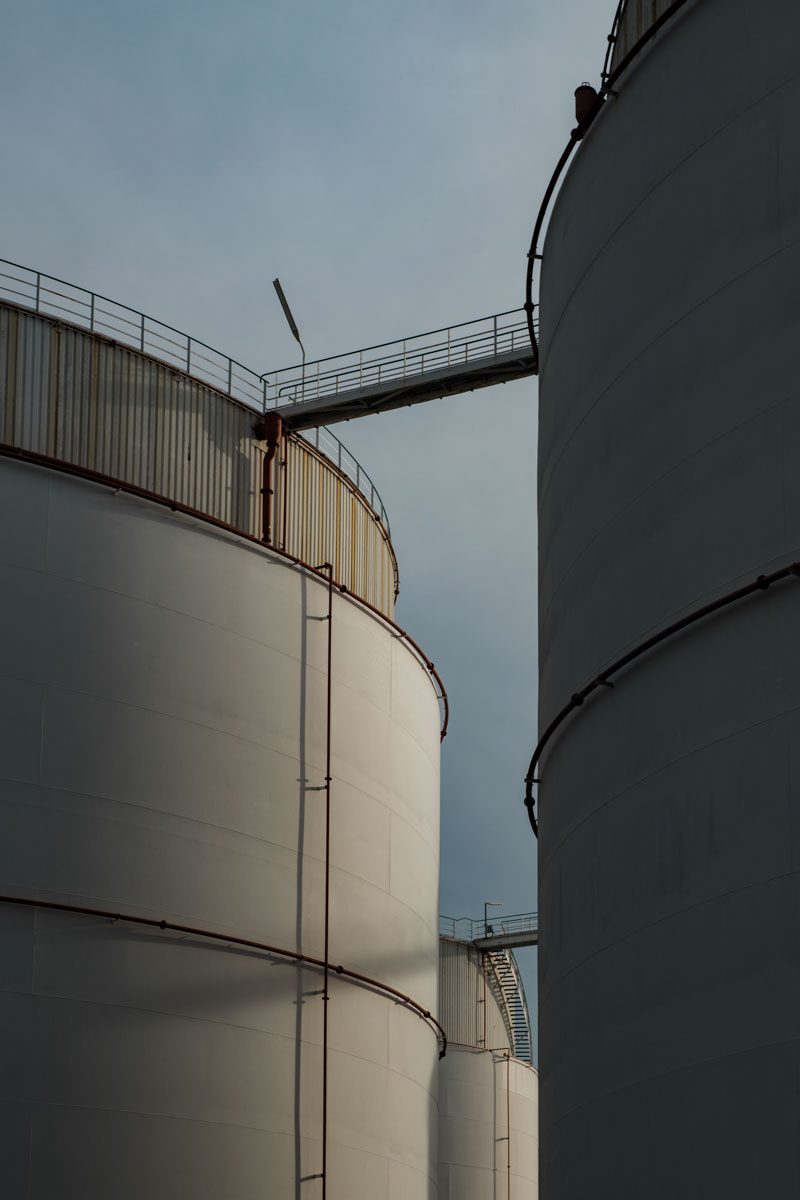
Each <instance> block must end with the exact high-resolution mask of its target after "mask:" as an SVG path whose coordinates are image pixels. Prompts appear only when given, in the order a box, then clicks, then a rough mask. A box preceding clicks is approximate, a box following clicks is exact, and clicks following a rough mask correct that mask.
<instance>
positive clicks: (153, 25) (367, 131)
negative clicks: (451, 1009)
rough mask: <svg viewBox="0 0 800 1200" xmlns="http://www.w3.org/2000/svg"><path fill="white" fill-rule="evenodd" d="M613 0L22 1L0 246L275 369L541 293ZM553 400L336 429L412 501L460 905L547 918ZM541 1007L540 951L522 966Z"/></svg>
mask: <svg viewBox="0 0 800 1200" xmlns="http://www.w3.org/2000/svg"><path fill="white" fill-rule="evenodd" d="M614 8H615V4H614V0H573V2H572V3H570V4H565V3H553V2H552V0H549V2H548V3H544V0H491V2H490V0H485V2H483V3H477V2H476V0H403V3H398V2H397V0H395V2H394V3H389V2H388V0H226V3H224V4H222V3H219V0H214V2H213V3H212V2H210V0H24V2H22V0H16V3H12V4H9V5H8V6H7V8H6V12H5V16H4V22H3V24H4V37H3V40H2V44H0V99H2V112H3V120H2V123H1V129H2V132H0V145H1V147H2V165H3V176H4V182H3V188H2V190H0V228H2V231H3V239H2V248H0V256H2V257H5V258H8V259H12V260H15V261H17V262H20V263H22V264H24V265H29V266H32V267H35V268H38V269H40V270H43V271H45V272H47V273H49V274H52V275H57V276H60V277H62V278H65V279H68V280H71V281H73V282H75V283H77V284H80V285H83V286H85V287H87V288H90V289H93V290H95V291H99V292H102V293H104V294H105V295H107V296H110V297H112V298H115V299H118V300H121V301H123V302H124V303H126V304H129V305H131V306H132V307H134V308H139V309H142V310H144V311H146V312H148V313H149V314H151V315H152V316H154V317H157V318H160V319H161V320H163V321H165V322H167V323H169V324H172V325H174V326H176V327H177V328H179V329H182V330H185V331H187V332H189V333H191V334H192V335H193V336H195V337H197V338H199V339H201V340H203V341H205V342H207V343H209V344H211V345H212V346H216V347H218V348H219V349H221V350H223V351H224V352H225V353H227V354H231V355H232V356H233V357H235V358H237V359H239V360H240V361H241V362H243V363H245V364H247V365H249V366H251V367H253V368H254V369H255V370H257V371H259V372H261V371H263V370H266V369H267V368H274V367H280V366H285V365H289V364H291V363H292V362H294V361H295V359H296V354H295V351H296V346H295V344H294V343H293V341H292V340H291V336H290V334H289V331H288V329H287V328H286V326H285V323H284V320H283V317H282V315H281V312H280V309H279V307H278V304H277V302H276V300H275V297H274V294H273V292H272V287H271V280H272V278H273V277H274V276H275V275H276V274H277V275H280V277H281V280H282V282H283V285H284V288H285V290H286V292H287V295H288V297H289V300H290V303H291V304H292V307H293V309H294V311H295V315H296V317H297V319H298V321H299V324H300V327H301V330H302V333H303V335H304V340H305V343H306V349H307V351H308V355H309V358H312V359H313V358H316V357H319V356H322V355H326V354H333V353H337V352H340V351H347V350H351V349H355V348H357V347H358V346H359V345H366V344H369V343H373V342H379V341H384V340H388V339H392V338H397V337H402V336H404V335H406V334H413V333H418V332H422V331H424V330H426V329H429V328H434V327H437V326H441V325H445V324H449V323H452V322H457V321H463V320H468V319H470V318H473V317H479V316H483V315H485V314H488V313H492V312H496V311H498V310H502V309H508V308H513V307H516V306H518V305H520V304H522V302H523V299H524V295H523V287H524V271H525V253H526V250H527V246H528V242H529V240H530V234H531V229H532V225H533V221H534V218H535V214H536V210H537V208H538V204H539V200H540V198H541V195H542V193H543V192H544V189H545V186H546V184H547V180H548V178H549V176H550V173H551V171H552V168H553V165H554V164H555V161H556V159H557V157H558V155H559V154H560V152H561V150H562V148H563V146H564V144H565V142H566V140H567V137H568V135H569V131H570V129H571V128H572V126H573V124H574V107H573V105H574V101H573V90H574V88H575V87H576V85H577V84H578V83H580V82H581V81H582V80H583V79H588V80H591V81H592V82H594V83H597V79H598V76H599V73H600V68H601V65H602V59H603V54H604V52H605V46H606V35H607V33H608V31H609V28H610V25H611V20H612V17H613V10H614ZM536 412H537V409H536V385H535V382H534V381H530V380H528V381H523V382H519V383H516V384H509V385H506V386H504V387H497V388H493V389H487V390H485V391H481V392H476V393H474V394H468V395H466V396H459V397H453V398H450V399H448V400H440V401H436V402H435V403H433V404H430V405H424V406H420V407H417V408H412V409H405V410H403V411H400V412H397V413H391V414H387V415H384V416H377V417H370V418H367V419H365V420H362V421H357V422H354V423H352V424H349V425H340V426H337V428H336V432H337V434H339V436H341V438H342V440H343V441H344V442H345V444H346V445H348V446H349V448H350V449H351V450H352V451H353V452H354V453H355V454H356V456H357V457H358V458H359V459H360V460H361V461H362V462H363V463H364V465H365V467H366V468H367V470H368V471H369V473H370V474H371V475H372V477H373V478H374V480H375V482H376V484H377V486H378V488H379V490H380V492H381V494H382V496H383V499H384V501H385V503H386V506H387V509H388V511H389V515H390V519H391V523H392V531H393V536H394V542H395V547H396V550H397V554H398V558H399V562H400V574H401V588H402V592H401V597H400V602H399V605H398V610H397V619H398V620H399V622H400V623H401V624H402V625H404V626H405V627H406V628H408V629H409V631H410V632H412V633H413V635H414V636H415V637H416V638H417V640H418V641H420V642H421V643H422V644H423V645H424V646H425V647H426V649H427V651H428V652H429V654H430V655H431V657H432V658H433V659H434V661H435V662H436V664H437V666H438V667H439V668H440V669H441V672H442V674H443V676H444V679H445V682H446V685H447V688H448V692H449V695H450V701H451V707H452V718H451V732H450V736H449V737H448V738H447V740H446V741H445V743H444V747H443V763H442V766H443V793H442V874H441V910H442V912H443V913H447V914H451V915H455V916H459V915H462V914H469V915H472V916H478V915H479V914H480V913H481V912H482V906H483V901H484V900H485V899H491V900H500V901H503V904H504V910H497V911H498V912H499V911H505V912H508V913H514V912H526V911H530V910H532V909H535V907H536V873H535V862H536V853H535V843H534V840H533V837H532V836H531V834H530V832H529V829H528V825H527V821H526V819H525V814H524V810H523V808H522V803H521V800H522V790H523V789H522V778H523V776H524V773H525V770H526V767H527V762H528V759H529V757H530V753H531V750H532V746H533V743H534V741H535V736H536V690H537V681H536V639H537V631H536V499H535V495H536ZM521 958H522V960H523V965H524V968H525V976H526V982H527V986H528V998H529V1001H530V1002H531V1007H532V1008H533V1007H534V1005H535V995H534V993H535V952H531V951H528V952H526V953H525V954H523V955H521Z"/></svg>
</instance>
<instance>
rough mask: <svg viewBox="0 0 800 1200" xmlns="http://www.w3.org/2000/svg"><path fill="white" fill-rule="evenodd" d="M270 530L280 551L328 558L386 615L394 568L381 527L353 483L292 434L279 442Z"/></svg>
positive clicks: (339, 577) (336, 575) (310, 559)
mask: <svg viewBox="0 0 800 1200" xmlns="http://www.w3.org/2000/svg"><path fill="white" fill-rule="evenodd" d="M284 514H286V518H285V520H284ZM274 528H275V531H276V535H278V536H279V541H278V537H276V541H278V544H279V545H280V546H281V548H282V549H286V550H288V551H289V553H290V554H295V555H297V557H298V558H301V559H302V560H303V561H304V562H307V563H311V564H318V563H323V562H330V563H331V564H332V565H333V571H334V578H335V579H337V580H339V581H340V582H344V583H346V584H347V586H349V587H350V589H351V591H355V592H356V594H357V595H358V596H360V597H361V599H363V600H366V601H368V602H369V603H370V604H373V605H374V606H375V608H378V609H380V611H381V612H384V613H386V614H387V615H388V616H391V614H392V612H393V611H394V600H395V588H396V584H397V568H396V563H395V559H394V552H393V550H392V547H391V543H390V542H389V539H388V536H387V534H386V530H385V529H384V527H383V525H382V524H381V522H380V521H379V519H378V518H377V516H376V515H375V514H374V512H373V511H372V509H371V507H370V506H368V505H365V502H364V497H363V496H362V494H361V492H359V491H358V490H357V488H356V486H355V485H354V484H353V483H351V481H350V480H349V479H347V478H346V476H344V475H342V474H341V473H340V472H338V471H336V470H333V469H332V467H331V463H330V461H329V460H328V459H327V458H326V457H325V456H324V455H323V454H322V453H321V452H320V451H318V450H316V449H314V448H313V447H312V446H310V445H309V444H308V443H307V442H306V441H304V440H303V439H302V438H300V437H298V436H297V435H295V434H289V435H288V437H284V438H283V441H282V444H281V454H280V456H279V462H278V466H277V469H276V472H275V522H274ZM348 580H352V581H353V584H352V585H351V584H348V582H347V581H348Z"/></svg>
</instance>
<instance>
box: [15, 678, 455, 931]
mask: <svg viewBox="0 0 800 1200" xmlns="http://www.w3.org/2000/svg"><path fill="white" fill-rule="evenodd" d="M2 678H9V679H14V680H16V679H17V676H13V675H10V676H3V675H2V674H0V679H2ZM22 682H28V681H27V680H23V681H22ZM48 686H49V685H48ZM276 753H280V752H279V751H277V752H276ZM290 761H292V762H293V763H295V764H296V763H297V759H296V758H293V759H291V760H290ZM345 782H346V784H347V788H348V789H349V790H353V791H357V792H359V794H360V795H362V796H365V797H366V798H367V799H369V800H373V801H374V802H375V803H377V804H378V805H379V806H380V807H381V808H382V809H383V810H384V811H385V812H386V813H388V814H390V815H391V816H394V817H396V818H397V819H398V820H400V821H402V822H403V824H404V825H405V826H406V827H407V828H408V829H410V830H412V832H416V830H415V829H414V826H413V825H412V824H411V822H410V821H407V820H406V819H405V817H402V816H400V814H399V813H395V812H393V810H392V809H390V808H389V807H388V806H387V805H385V804H384V803H383V802H382V801H380V800H375V797H374V796H371V795H370V793H369V792H365V791H363V790H362V789H361V788H359V787H357V786H356V785H355V784H351V783H349V782H347V781H345ZM5 783H8V784H13V785H14V787H17V788H26V789H28V790H29V791H34V792H40V793H44V794H45V795H46V796H55V797H58V796H74V797H76V798H77V799H83V800H88V801H102V802H103V804H104V805H105V806H106V807H107V806H109V805H113V806H114V807H116V808H120V809H123V808H124V809H132V810H133V812H134V813H147V814H152V815H154V816H163V817H166V818H167V819H168V820H170V821H172V822H174V823H176V824H181V825H190V826H194V827H197V826H200V828H201V829H205V828H208V829H209V830H212V831H217V832H219V833H223V834H229V835H230V837H231V838H232V839H236V840H237V841H246V842H257V843H258V844H259V845H263V846H270V847H274V848H275V849H277V850H281V851H284V850H285V851H287V852H288V853H290V854H296V853H297V846H296V845H287V844H284V843H283V842H274V841H271V840H270V839H269V838H265V837H262V836H261V835H260V834H257V833H250V832H248V831H246V830H239V829H234V828H232V827H231V826H228V825H218V824H217V823H216V822H214V821H206V820H201V819H200V818H198V817H190V816H186V815H185V814H183V813H178V812H174V811H171V810H169V809H166V808H155V807H154V806H153V805H148V804H140V803H138V802H136V803H134V802H133V801H131V800H120V799H118V798H116V797H114V796H104V795H103V794H102V793H99V792H85V791H78V790H77V789H76V788H66V787H60V786H55V785H54V784H49V783H48V784H44V783H39V782H32V781H31V780H28V779H18V778H12V777H11V776H7V775H3V776H0V787H2V785H3V784H5ZM4 803H6V804H8V805H13V806H14V807H16V808H18V809H20V810H21V811H26V810H28V809H29V808H30V804H29V802H21V801H15V800H9V799H8V798H5V800H4ZM36 807H37V808H40V809H45V810H46V811H47V810H49V811H54V807H53V806H50V805H47V806H46V805H44V804H42V805H37V806H36ZM55 811H57V812H59V813H63V814H65V815H70V816H74V815H76V813H77V814H78V815H79V816H91V817H95V818H96V816H97V814H96V813H92V812H87V811H86V809H84V808H77V807H76V806H66V805H63V804H59V805H58V806H57V807H55ZM101 819H102V820H103V821H106V822H107V823H108V824H115V825H119V826H124V827H128V828H131V829H137V828H138V829H139V830H141V829H142V825H141V823H139V824H137V823H136V822H135V821H133V820H126V819H124V818H122V817H120V818H110V817H103V818H101ZM145 828H146V830H147V832H153V831H157V827H156V826H149V825H148V826H145ZM170 836H175V837H180V836H181V835H180V833H179V832H177V831H175V830H171V831H170ZM193 840H194V841H196V842H199V843H200V844H201V845H203V846H210V847H214V846H215V845H216V848H219V845H218V843H215V842H213V841H212V840H210V839H208V840H206V839H203V838H198V837H195V838H194V839H193ZM420 840H421V841H422V842H423V843H424V845H425V848H426V849H427V850H429V851H430V853H431V856H432V857H433V858H434V859H435V858H436V853H435V850H434V847H433V846H431V844H430V843H429V842H427V841H425V839H424V838H421V839H420ZM224 849H225V851H226V852H227V853H231V854H236V855H239V856H241V857H246V858H249V859H251V860H252V861H253V862H255V863H262V864H263V863H264V862H265V861H266V860H265V858H263V857H262V856H260V855H257V854H243V853H242V852H241V851H240V850H239V849H238V848H237V847H236V846H225V847H224ZM305 857H306V858H308V859H311V860H312V861H313V862H315V863H317V864H320V863H322V862H323V861H324V860H323V859H322V858H321V857H320V856H319V855H316V854H312V853H310V852H305ZM336 872H337V874H340V875H346V876H347V877H348V878H349V879H354V880H357V881H358V882H359V883H368V884H370V886H372V887H375V888H376V889H377V890H378V891H380V892H381V893H382V894H383V895H384V896H388V897H389V898H390V899H391V901H392V903H393V904H395V905H397V906H398V907H400V908H403V909H404V910H405V911H406V912H407V913H409V914H410V915H411V916H412V917H413V918H414V919H415V920H416V921H419V922H420V923H421V924H422V925H424V926H425V928H426V929H427V930H428V932H429V933H430V934H432V935H433V936H434V937H438V936H439V930H438V926H434V925H431V924H430V923H429V922H428V921H427V920H426V919H425V917H423V916H421V915H420V914H419V913H418V912H417V910H416V909H414V908H412V906H411V905H410V904H409V903H408V902H407V901H406V900H402V899H401V898H400V897H399V896H396V895H392V893H391V892H390V891H389V890H388V889H387V888H383V887H379V886H378V885H376V884H375V883H373V881H372V880H371V879H369V878H368V877H367V876H365V875H358V874H357V873H356V872H355V871H351V870H348V868H347V867H342V866H337V867H336ZM84 898H85V899H87V900H97V901H102V900H103V897H102V896H92V895H86V896H85V897H84ZM182 915H188V914H182Z"/></svg>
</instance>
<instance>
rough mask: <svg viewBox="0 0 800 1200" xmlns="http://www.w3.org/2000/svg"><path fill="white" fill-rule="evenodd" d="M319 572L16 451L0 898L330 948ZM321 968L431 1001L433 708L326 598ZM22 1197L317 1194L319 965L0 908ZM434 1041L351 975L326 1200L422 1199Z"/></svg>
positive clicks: (1, 982) (428, 1181)
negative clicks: (348, 971) (337, 966)
mask: <svg viewBox="0 0 800 1200" xmlns="http://www.w3.org/2000/svg"><path fill="white" fill-rule="evenodd" d="M327 604H328V593H327V588H326V586H325V585H324V583H323V582H321V581H320V580H319V579H318V578H317V577H312V576H310V575H309V574H308V573H307V572H304V571H302V570H300V569H298V568H296V567H294V566H292V565H291V564H289V563H287V561H286V560H285V559H280V558H278V557H277V556H275V555H273V554H270V553H269V552H268V551H267V550H262V549H261V548H259V547H257V546H254V545H252V544H249V543H245V542H243V541H242V539H239V538H237V537H236V536H235V535H232V534H228V533H225V532H223V531H220V530H215V529H213V528H212V527H210V526H208V525H207V524H205V523H204V522H201V521H197V520H193V519H191V518H188V517H185V516H181V515H179V514H172V513H170V512H168V511H167V510H164V509H163V508H160V507H157V506H155V505H153V504H151V503H149V502H147V501H144V500H138V499H134V498H131V497H127V496H125V495H122V494H119V495H114V494H113V492H112V491H111V490H110V489H108V488H104V487H101V486H99V485H97V484H94V483H89V482H85V481H82V480H76V479H72V478H68V477H65V476H63V475H60V474H58V473H56V472H54V471H51V470H49V469H47V468H39V467H34V466H30V465H22V464H16V463H11V462H9V461H7V460H3V461H2V462H0V617H2V620H1V621H0V638H1V639H2V656H1V657H0V664H1V665H0V893H3V894H16V895H19V896H28V897H32V898H35V899H38V900H40V901H43V900H50V901H56V902H62V903H64V902H66V903H73V904H83V905H87V906H91V907H98V908H107V909H111V910H113V911H117V910H122V911H127V912H130V913H133V914H139V915H142V916H148V917H156V918H159V919H167V920H170V921H175V922H179V923H183V924H189V925H196V926H201V927H203V928H211V929H214V930H219V931H222V932H225V933H232V934H236V935H241V936H245V937H250V938H254V939H257V940H259V941H266V942H270V943H272V944H274V945H277V946H280V947H283V948H288V949H292V950H299V951H302V952H304V953H306V954H309V955H314V956H319V957H321V956H322V951H323V925H324V897H325V872H324V806H325V792H324V777H325V761H326V758H325V755H326V687H327V668H326V664H327V658H326V655H327V638H328V622H327V620H325V619H324V618H325V616H326V614H327ZM332 630H333V648H332V652H333V671H332V738H331V746H332V778H333V782H332V792H331V806H332V845H331V860H330V861H331V881H330V898H331V902H330V959H331V961H332V962H333V963H342V964H344V965H345V966H347V967H348V968H352V969H355V970H357V971H361V972H363V973H365V974H368V975H370V976H372V977H374V978H377V979H379V980H381V981H382V982H385V983H387V984H389V985H391V986H394V987H396V988H398V989H400V990H401V991H403V992H405V993H408V994H410V995H411V996H413V997H414V999H416V1000H418V1001H419V1002H420V1003H421V1004H422V1005H423V1006H425V1007H430V1008H431V1009H432V1010H433V1009H435V1003H436V960H437V941H438V937H437V924H438V921H437V884H438V762H439V720H438V703H437V699H436V695H435V693H434V690H433V688H432V686H431V682H430V679H429V678H428V676H427V674H426V671H425V669H424V668H423V666H422V665H421V664H420V663H419V662H418V661H417V659H416V658H415V657H414V656H413V655H412V654H411V652H410V651H409V650H408V649H407V648H406V646H405V645H404V644H403V643H402V642H401V641H399V640H398V638H397V637H396V635H395V634H394V633H393V631H392V629H391V628H390V627H388V626H386V625H385V624H384V623H383V622H382V621H380V620H379V619H377V618H375V617H374V616H372V615H371V614H369V613H368V612H366V611H365V610H364V609H362V608H360V607H359V606H358V605H357V604H356V603H355V602H353V601H352V600H350V599H347V598H345V597H343V596H340V595H338V594H334V598H333V623H332ZM0 939H2V948H3V952H2V955H0V1025H1V1026H2V1029H3V1035H2V1037H0V1115H1V1116H2V1120H0V1164H2V1176H3V1196H4V1197H7V1198H8V1200H23V1197H25V1198H26V1200H45V1198H46V1200H51V1198H52V1197H53V1196H55V1195H58V1197H59V1200H108V1198H109V1197H110V1196H113V1197H115V1200H141V1198H142V1197H143V1196H148V1197H153V1198H154V1200H160V1198H162V1197H163V1198H164V1200H167V1198H169V1200H174V1197H176V1196H188V1195H191V1196H192V1197H193V1198H196V1200H204V1198H208V1200H219V1198H220V1197H222V1196H224V1197H226V1200H263V1197H264V1196H267V1195H269V1196H276V1197H277V1196H280V1197H289V1196H297V1197H304V1198H308V1197H315V1196H318V1195H320V1180H319V1178H318V1175H319V1172H320V1169H321V1136H322V1130H321V1078H322V1068H323V1055H322V1004H323V1001H322V999H321V995H320V989H321V976H320V973H319V972H318V971H314V970H312V969H309V968H306V969H303V968H299V967H297V966H295V965H293V964H291V963H288V962H287V961H286V960H284V959H282V958H279V957H275V958H273V959H268V960H265V958H264V956H263V955H258V954H251V953H249V952H245V951H239V952H237V951H236V950H234V949H232V948H230V947H228V946H224V945H218V944H210V943H208V942H207V941H202V940H201V939H197V938H194V937H191V936H186V935H177V934H173V933H170V932H169V931H161V930H160V929H156V930H143V929H142V928H140V927H137V926H134V925H125V924H124V923H114V922H110V921H108V920H99V919H96V918H89V917H85V916H79V915H74V914H65V913H58V912H52V911H46V910H44V909H42V908H38V909H35V910H30V909H22V908H19V907H16V906H14V905H10V904H0ZM437 1050H438V1046H437V1041H436V1037H435V1034H434V1032H433V1031H432V1030H431V1028H430V1027H429V1026H428V1025H427V1024H426V1023H425V1022H424V1021H423V1020H421V1019H420V1018H419V1017H418V1016H416V1015H415V1014H414V1013H413V1012H412V1011H410V1010H409V1009H407V1008H405V1007H403V1006H402V1005H399V1004H397V1003H396V1002H395V1001H394V1000H392V999H391V998H389V997H387V996H386V995H385V994H381V993H380V992H376V991H373V990H369V989H365V988H359V987H358V986H356V985H354V984H353V983H351V982H348V981H346V980H344V979H339V978H336V977H335V975H334V976H332V978H331V991H330V1001H329V1052H328V1089H329V1091H328V1094H329V1109H328V1112H329V1123H328V1181H327V1182H328V1186H327V1195H328V1197H330V1198H332V1200H333V1198H336V1200H353V1197H355V1196H360V1195H363V1196H369V1197H379V1198H385V1200H390V1198H391V1200H396V1198H397V1197H400V1196H402V1197H411V1198H419V1200H429V1198H430V1197H431V1195H434V1194H435V1187H436V1184H435V1178H436V1164H437V1149H436V1143H437V1107H436V1066H437Z"/></svg>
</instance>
